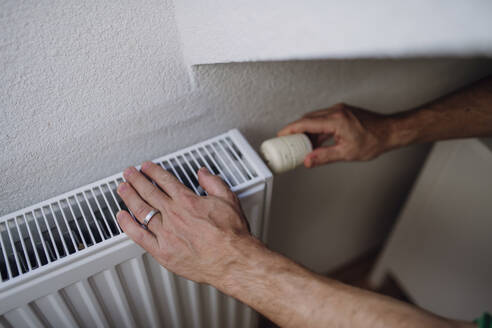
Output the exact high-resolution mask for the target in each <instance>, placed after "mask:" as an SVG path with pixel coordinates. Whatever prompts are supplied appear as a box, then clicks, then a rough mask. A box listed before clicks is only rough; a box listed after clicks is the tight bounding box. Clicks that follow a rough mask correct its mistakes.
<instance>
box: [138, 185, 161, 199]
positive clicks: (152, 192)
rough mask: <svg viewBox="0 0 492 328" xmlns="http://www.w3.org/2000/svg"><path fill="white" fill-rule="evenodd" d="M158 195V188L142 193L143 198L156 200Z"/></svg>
mask: <svg viewBox="0 0 492 328" xmlns="http://www.w3.org/2000/svg"><path fill="white" fill-rule="evenodd" d="M156 194H157V188H156V187H153V188H148V189H145V190H144V191H143V192H142V197H143V198H148V199H151V198H154V197H155V196H156Z"/></svg>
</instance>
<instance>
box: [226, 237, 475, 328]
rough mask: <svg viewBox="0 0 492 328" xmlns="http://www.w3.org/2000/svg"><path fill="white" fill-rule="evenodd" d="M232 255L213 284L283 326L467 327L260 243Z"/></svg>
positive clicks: (241, 248) (248, 245)
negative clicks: (302, 263)
mask: <svg viewBox="0 0 492 328" xmlns="http://www.w3.org/2000/svg"><path fill="white" fill-rule="evenodd" d="M236 256H237V258H238V259H239V260H238V261H235V263H234V264H231V266H230V269H231V270H230V271H229V273H228V274H227V277H225V278H224V279H223V280H222V281H221V282H219V283H217V287H219V289H221V290H222V291H223V292H225V293H227V294H229V295H231V296H233V297H236V298H238V299H239V300H241V301H242V302H244V303H246V304H248V305H250V306H251V307H253V308H255V309H256V310H257V311H259V312H261V313H262V314H264V315H265V316H267V317H268V318H269V319H270V320H272V321H274V322H275V323H277V324H278V325H279V326H281V327H332V326H333V327H458V326H461V325H463V326H466V324H461V323H458V322H454V321H448V320H446V319H443V318H440V317H437V316H434V315H432V314H430V313H428V312H426V311H423V310H420V309H418V308H415V307H412V306H410V305H407V304H405V303H402V302H399V301H396V300H393V299H391V298H388V297H385V296H381V295H378V294H375V293H371V292H368V291H363V290H360V289H357V288H353V287H350V286H347V285H344V284H341V283H338V282H336V281H333V280H331V279H328V278H325V277H323V276H320V275H317V274H314V273H312V272H309V271H308V270H306V269H304V268H303V267H301V266H299V265H297V264H295V263H294V262H292V261H290V260H289V259H287V258H285V257H283V256H281V255H279V254H276V253H274V252H271V251H269V250H267V249H266V248H264V247H263V246H262V245H261V244H260V243H258V242H254V243H245V244H244V245H242V246H241V247H240V248H238V253H237V254H236Z"/></svg>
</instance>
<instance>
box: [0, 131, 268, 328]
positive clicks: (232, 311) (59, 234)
mask: <svg viewBox="0 0 492 328" xmlns="http://www.w3.org/2000/svg"><path fill="white" fill-rule="evenodd" d="M154 162H156V163H159V164H160V165H161V166H163V167H164V168H166V169H167V170H168V171H170V172H172V173H173V174H174V175H175V176H177V177H178V178H179V179H180V180H181V181H182V182H183V183H184V184H185V185H186V186H188V187H189V188H191V189H193V190H194V191H195V192H196V193H198V194H203V193H204V192H203V189H201V187H199V185H198V182H197V176H196V171H197V170H198V168H199V167H201V166H207V167H208V169H209V170H210V171H211V172H214V173H216V174H219V175H220V176H221V177H222V178H223V179H224V180H225V181H226V182H227V183H228V184H229V186H230V187H231V188H232V190H233V191H234V192H236V193H237V195H238V196H239V199H240V200H241V204H242V207H243V209H244V211H245V214H246V217H247V218H248V221H249V224H250V226H251V231H252V233H253V234H254V235H255V236H257V237H260V238H262V239H264V237H265V235H266V229H267V222H268V211H269V206H270V197H271V191H272V174H271V173H270V171H269V170H268V168H267V167H266V166H265V165H264V164H263V162H262V161H261V159H260V158H259V157H258V155H257V154H256V153H255V152H254V150H253V149H252V148H251V146H250V145H249V144H248V143H247V141H246V140H245V139H244V138H243V136H242V135H241V134H240V133H239V131H237V130H231V131H229V132H227V133H225V134H222V135H220V136H217V137H215V138H212V139H210V140H207V141H204V142H202V143H199V144H197V145H194V146H191V147H188V148H186V149H183V150H181V151H178V152H175V153H173V154H170V155H167V156H164V157H161V158H158V159H156V160H155V161H154ZM121 181H123V177H122V174H121V173H120V174H117V175H114V176H111V177H108V178H106V179H103V180H100V181H97V182H94V183H92V184H89V185H87V186H84V187H81V188H78V189H76V190H73V191H70V192H68V193H65V194H63V195H60V196H58V197H54V198H52V199H49V200H47V201H44V202H41V203H39V204H36V205H33V206H30V207H28V208H25V209H22V210H19V211H17V212H14V213H11V214H9V215H6V216H3V217H2V218H0V247H1V251H0V272H1V278H2V282H1V283H0V327H254V326H256V325H257V318H258V316H257V313H256V312H255V311H254V310H252V309H250V308H249V307H247V306H245V305H244V304H242V303H240V302H238V301H236V300H234V299H232V298H230V297H227V296H225V295H223V294H221V293H220V292H218V291H217V290H216V289H214V288H212V287H210V286H207V285H200V284H196V283H194V282H191V281H189V280H186V279H184V278H181V277H178V276H176V275H174V274H172V273H170V272H169V271H167V270H166V269H164V268H162V267H161V266H160V265H159V264H158V263H157V262H156V261H154V260H153V259H152V257H151V256H150V255H149V254H147V253H146V252H144V250H143V249H141V248H140V247H139V246H137V245H136V244H134V243H133V242H132V241H131V240H130V239H129V238H128V237H127V236H126V235H125V234H124V233H122V231H121V230H120V228H119V226H118V224H117V222H116V218H115V214H116V212H117V211H118V210H119V209H122V208H123V209H124V208H125V206H124V203H123V202H122V201H121V199H120V198H119V197H118V195H117V194H116V187H117V185H118V183H119V182H121Z"/></svg>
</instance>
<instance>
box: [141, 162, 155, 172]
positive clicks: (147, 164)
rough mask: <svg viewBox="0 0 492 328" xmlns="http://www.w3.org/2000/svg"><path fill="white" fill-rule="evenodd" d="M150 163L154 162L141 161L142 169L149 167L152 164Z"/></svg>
mask: <svg viewBox="0 0 492 328" xmlns="http://www.w3.org/2000/svg"><path fill="white" fill-rule="evenodd" d="M152 164H154V163H152V162H151V161H145V162H143V163H142V170H147V169H149V168H150V167H151V166H152Z"/></svg>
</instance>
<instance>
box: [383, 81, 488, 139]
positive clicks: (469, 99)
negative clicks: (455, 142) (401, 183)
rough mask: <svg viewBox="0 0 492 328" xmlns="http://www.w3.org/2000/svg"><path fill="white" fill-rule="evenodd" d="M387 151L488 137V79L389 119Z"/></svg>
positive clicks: (387, 119)
mask: <svg viewBox="0 0 492 328" xmlns="http://www.w3.org/2000/svg"><path fill="white" fill-rule="evenodd" d="M386 121H387V123H388V125H389V129H390V131H391V133H390V140H389V147H388V148H389V149H392V148H397V147H401V146H406V145H409V144H412V143H422V142H430V141H437V140H444V139H453V138H468V137H482V136H492V77H488V78H485V79H483V80H480V81H478V82H476V83H474V84H472V85H470V86H468V87H466V88H463V89H461V90H458V91H456V92H454V93H452V94H450V95H447V96H445V97H442V98H440V99H438V100H436V101H433V102H432V103H430V104H428V105H425V106H422V107H421V108H419V109H415V110H411V111H408V112H404V113H400V114H396V115H391V116H388V117H387V118H386Z"/></svg>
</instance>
